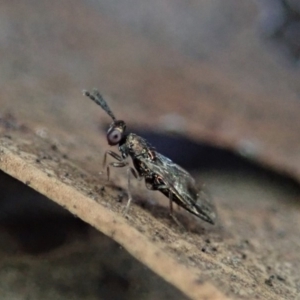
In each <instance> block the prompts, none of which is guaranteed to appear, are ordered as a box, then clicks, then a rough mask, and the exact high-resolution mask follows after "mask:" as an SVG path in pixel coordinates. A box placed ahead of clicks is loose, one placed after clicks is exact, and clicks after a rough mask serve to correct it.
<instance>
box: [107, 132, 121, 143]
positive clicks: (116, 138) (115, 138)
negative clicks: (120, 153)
mask: <svg viewBox="0 0 300 300" xmlns="http://www.w3.org/2000/svg"><path fill="white" fill-rule="evenodd" d="M121 139H122V133H121V132H120V130H118V129H113V130H112V131H109V132H108V133H107V141H108V143H109V145H112V146H114V145H117V144H118V143H119V142H120V141H121Z"/></svg>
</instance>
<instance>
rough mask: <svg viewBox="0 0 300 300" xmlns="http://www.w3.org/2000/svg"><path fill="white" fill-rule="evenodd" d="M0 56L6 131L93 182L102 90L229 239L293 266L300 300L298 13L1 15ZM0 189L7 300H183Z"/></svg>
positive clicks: (217, 10)
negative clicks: (45, 144) (10, 123)
mask: <svg viewBox="0 0 300 300" xmlns="http://www.w3.org/2000/svg"><path fill="white" fill-rule="evenodd" d="M0 53H1V59H0V69H1V73H0V104H1V110H0V117H1V120H2V124H4V123H5V122H6V121H5V122H4V120H11V119H13V120H14V123H15V122H16V123H18V124H22V125H24V126H26V127H27V128H30V130H32V131H33V132H34V133H35V134H36V135H37V136H40V137H41V138H43V139H51V141H54V143H55V145H56V147H58V149H59V150H61V151H63V152H65V153H66V155H67V156H68V157H69V158H70V160H71V161H73V162H75V163H76V164H78V165H79V166H81V167H83V168H84V169H85V170H87V171H88V172H91V173H93V174H97V173H98V172H99V171H100V169H101V162H102V155H103V153H104V151H105V150H106V149H107V145H106V140H105V134H104V130H105V128H106V126H107V124H108V123H109V122H110V121H111V120H110V119H109V117H108V116H107V115H106V114H105V113H104V112H103V111H101V109H100V108H99V109H98V108H96V107H95V106H94V105H93V103H90V102H89V100H88V99H84V97H83V96H82V89H91V88H94V87H96V88H98V89H100V91H101V92H102V93H103V95H104V96H105V98H106V99H107V100H108V102H109V104H110V106H111V108H112V110H113V112H114V113H115V115H116V117H117V118H121V119H124V120H125V121H126V122H127V123H128V125H129V128H130V130H131V131H133V132H137V133H139V134H141V135H143V136H144V137H146V138H147V139H148V140H149V141H150V142H151V143H152V144H153V145H154V146H156V148H157V149H158V150H159V151H160V152H162V153H163V154H165V155H167V156H168V157H170V158H172V159H173V160H174V161H175V162H177V163H179V164H180V165H182V166H183V167H185V168H187V169H188V170H189V171H191V172H193V174H194V176H195V177H196V178H197V179H199V180H201V181H203V182H205V183H206V185H207V186H208V188H209V189H210V191H211V194H212V195H213V198H214V199H215V204H216V205H217V207H218V210H219V211H220V215H221V219H222V220H223V222H224V224H225V225H224V226H225V227H226V228H227V230H228V231H230V232H231V233H232V234H233V235H237V236H247V238H249V239H251V238H257V236H260V237H261V239H262V240H260V241H259V243H261V245H262V246H261V247H262V248H261V249H260V251H263V249H266V248H268V247H269V248H272V249H273V250H274V251H277V252H276V253H277V254H278V255H277V257H278V258H279V259H278V261H279V262H278V264H279V265H278V266H277V267H276V268H277V269H280V270H282V268H281V263H282V265H285V264H286V263H287V262H288V263H289V264H290V265H289V266H290V267H289V268H287V269H284V271H282V272H283V273H284V275H283V276H292V275H291V274H293V276H294V277H292V278H291V279H290V282H292V283H291V284H290V286H288V287H286V289H294V291H295V290H297V289H298V291H299V290H300V284H299V282H300V281H299V277H300V274H299V271H298V273H297V271H296V269H297V264H294V261H293V260H292V259H291V260H289V259H288V258H285V259H283V258H282V255H283V254H284V253H286V251H287V249H289V250H288V251H290V252H289V253H294V254H295V255H296V253H300V252H299V251H300V248H299V240H298V239H299V232H297V230H298V229H297V228H299V226H298V225H297V224H298V223H297V222H298V221H297V220H298V219H299V213H298V212H299V205H298V202H297V201H298V200H299V187H298V182H299V180H300V143H299V134H298V132H299V129H300V118H299V112H300V76H299V75H300V69H299V67H300V65H299V62H300V4H299V1H297V0H259V1H258V0H252V1H233V0H228V1H222V0H210V1H203V0H190V1H183V0H181V1H179V0H176V1H170V0H152V1H145V0H143V1H141V0H140V1H137V0H122V1H118V0H110V1H101V0H85V1H79V0H72V1H71V0H63V1H58V0H54V1H45V0H24V1H16V0H10V1H2V3H1V9H0ZM5 124H6V123H5ZM4 127H5V126H4ZM95 162H99V165H98V164H97V163H95ZM1 178H2V179H1V193H0V194H1V198H0V223H1V224H2V225H1V226H2V227H1V228H2V229H1V235H2V236H1V241H2V242H1V244H2V245H1V249H0V261H1V264H2V268H1V270H2V271H1V272H0V278H1V280H0V282H1V286H0V291H1V295H2V296H1V299H28V298H30V299H41V298H42V299H54V298H55V299H70V297H71V298H72V299H82V298H85V299H100V298H102V299H103V298H104V299H136V298H138V297H140V295H144V298H143V299H146V295H147V297H149V299H155V298H157V297H158V296H159V297H161V298H164V297H165V298H167V297H173V298H174V297H175V296H174V295H176V297H177V299H179V298H180V297H181V298H182V299H183V298H184V296H183V295H180V294H178V293H179V292H178V291H175V290H173V288H171V287H170V286H168V285H167V284H166V283H164V282H163V281H162V280H160V279H159V278H157V277H156V276H155V275H154V274H152V273H151V272H150V271H149V270H145V268H144V267H143V266H141V265H140V264H138V263H137V262H136V261H135V260H133V259H132V258H131V257H129V256H128V255H127V254H124V252H122V251H121V252H120V251H119V248H118V246H117V245H116V244H114V243H113V242H112V241H110V240H108V239H107V238H105V237H103V236H102V235H100V234H99V233H97V232H95V231H93V230H92V229H90V228H89V227H88V226H87V225H85V224H83V223H81V222H80V221H78V220H74V218H73V217H71V216H69V215H68V214H67V213H66V212H65V211H63V210H62V209H60V208H59V207H57V206H56V205H54V204H52V203H51V202H49V201H48V200H47V199H45V198H44V197H43V196H41V195H37V194H36V193H34V192H33V191H32V190H30V189H29V188H28V187H25V186H23V185H22V184H20V183H19V182H17V181H16V180H14V179H13V178H9V177H7V175H5V174H1ZM295 207H296V208H297V209H295ZM249 214H250V215H251V217H252V216H254V217H253V220H252V219H251V218H250V220H248V221H247V222H249V223H247V222H244V223H242V224H241V225H240V226H239V228H236V227H237V226H236V224H237V223H238V222H243V221H244V220H247V219H248V218H249ZM266 215H267V217H266ZM37 216H39V217H37ZM264 218H265V219H267V220H268V221H269V223H268V221H266V222H267V223H266V224H264V223H263V224H262V223H260V222H258V223H259V224H260V225H261V226H260V227H258V226H257V225H255V223H257V220H261V219H264ZM268 218H269V219H268ZM251 222H253V224H254V225H253V224H252V223H251ZM250 223H251V226H252V225H253V226H254V227H251V226H250V225H249V224H250ZM58 224H59V226H58ZM270 224H271V225H270ZM296 225H297V226H298V227H297V226H296ZM270 226H271V227H270ZM270 228H271V229H270ZM275 236H276V237H277V238H278V239H277V240H276V238H274V237H275ZM267 237H270V239H268V238H267ZM279 237H280V238H284V239H285V240H284V242H285V246H284V247H282V240H280V238H279ZM263 240H264V242H263ZM87 241H88V245H87ZM271 241H272V242H271ZM264 247H266V248H264ZM269 248H268V249H269ZM108 251H109V253H112V252H113V251H115V252H114V253H115V257H116V260H115V261H114V263H113V264H110V263H107V253H108ZM99 253H102V255H99ZM87 257H88V258H87ZM291 257H293V259H295V257H294V256H293V255H291ZM61 261H63V262H64V263H65V264H66V265H65V266H63V265H62V264H61ZM75 261H76V263H77V262H78V261H80V264H79V265H78V269H77V268H75V267H74V268H75V269H73V268H70V266H71V265H73V266H74V262H75ZM57 265H59V270H58V267H57ZM95 265H97V266H98V267H97V268H95V267H94V266H95ZM298 270H299V268H298ZM145 272H146V273H145ZM285 272H286V273H285ZM87 274H89V275H87ZM141 274H142V275H141ZM89 276H90V278H89ZM297 276H298V277H297ZM49 277H50V279H49ZM86 277H88V278H87V279H86ZM65 278H68V280H66V281H65V283H64V285H63V286H62V285H61V279H63V280H64V279H65ZM142 278H144V279H142ZM149 278H150V279H149ZM83 281H88V283H86V285H85V284H84V283H82V282H83ZM78 282H81V284H78ZM158 290H159V291H163V292H161V293H162V294H159V293H160V292H158ZM116 291H117V292H116ZM157 293H158V294H157Z"/></svg>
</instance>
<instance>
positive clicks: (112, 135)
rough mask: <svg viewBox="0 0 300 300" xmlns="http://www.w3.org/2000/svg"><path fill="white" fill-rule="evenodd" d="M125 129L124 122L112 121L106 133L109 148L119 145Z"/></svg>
mask: <svg viewBox="0 0 300 300" xmlns="http://www.w3.org/2000/svg"><path fill="white" fill-rule="evenodd" d="M125 129H126V124H125V122H124V121H121V120H116V121H113V122H112V123H111V125H110V126H109V128H108V130H107V133H106V138H107V142H108V144H109V145H110V146H115V145H117V144H119V143H120V141H121V140H122V138H123V137H124V134H125Z"/></svg>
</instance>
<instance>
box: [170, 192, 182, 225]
mask: <svg viewBox="0 0 300 300" xmlns="http://www.w3.org/2000/svg"><path fill="white" fill-rule="evenodd" d="M169 201H170V217H171V218H172V220H173V221H174V222H175V223H176V225H177V226H178V227H179V228H180V229H181V230H185V227H184V226H183V225H182V224H181V223H180V222H179V221H178V219H177V218H176V217H175V215H174V214H173V193H172V192H171V191H169Z"/></svg>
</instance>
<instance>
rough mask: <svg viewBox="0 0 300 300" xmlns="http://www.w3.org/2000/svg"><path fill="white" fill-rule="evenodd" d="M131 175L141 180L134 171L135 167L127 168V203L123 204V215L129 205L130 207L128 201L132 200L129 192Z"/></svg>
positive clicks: (125, 213)
mask: <svg viewBox="0 0 300 300" xmlns="http://www.w3.org/2000/svg"><path fill="white" fill-rule="evenodd" d="M131 174H132V175H133V176H134V177H135V178H136V179H138V180H141V179H142V177H140V176H139V175H138V173H137V172H136V170H135V169H133V168H131V167H130V168H128V169H127V176H128V188H127V193H128V200H127V204H126V206H125V209H124V211H123V215H124V216H126V215H127V213H128V211H129V207H130V203H131V201H132V194H131V181H130V175H131Z"/></svg>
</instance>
